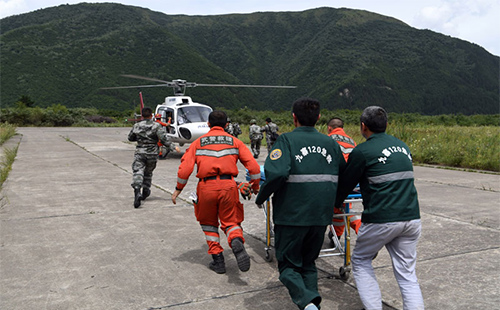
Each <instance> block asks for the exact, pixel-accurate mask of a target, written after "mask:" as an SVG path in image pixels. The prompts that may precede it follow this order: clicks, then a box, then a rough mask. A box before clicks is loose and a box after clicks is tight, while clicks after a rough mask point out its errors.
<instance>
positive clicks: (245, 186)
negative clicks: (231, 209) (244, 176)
mask: <svg viewBox="0 0 500 310" xmlns="http://www.w3.org/2000/svg"><path fill="white" fill-rule="evenodd" d="M238 190H239V191H240V194H241V197H243V199H248V200H250V198H252V192H251V191H250V183H247V182H241V183H240V184H239V185H238Z"/></svg>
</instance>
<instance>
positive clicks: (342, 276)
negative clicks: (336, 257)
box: [339, 267, 351, 281]
mask: <svg viewBox="0 0 500 310" xmlns="http://www.w3.org/2000/svg"><path fill="white" fill-rule="evenodd" d="M350 274H351V272H350V271H349V270H347V268H345V267H340V269H339V275H340V279H342V280H343V281H347V280H348V279H349V276H350Z"/></svg>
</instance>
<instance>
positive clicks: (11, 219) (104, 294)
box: [0, 128, 500, 310]
mask: <svg viewBox="0 0 500 310" xmlns="http://www.w3.org/2000/svg"><path fill="white" fill-rule="evenodd" d="M128 131H129V128H18V133H19V134H20V135H19V136H17V137H15V138H13V139H11V140H10V141H9V142H8V143H6V144H5V145H4V146H3V147H4V148H9V147H13V146H15V145H17V144H18V145H19V149H18V153H17V157H16V161H15V162H14V164H13V167H12V171H11V173H10V175H9V178H8V180H7V181H6V182H5V183H4V186H3V190H2V192H1V193H0V194H1V195H2V197H3V199H2V200H0V201H1V206H0V309H23V310H26V309H179V310H183V309H203V310H219V309H269V310H276V309H278V310H281V309H283V310H284V309H296V307H295V305H294V304H293V303H292V302H291V300H290V298H289V296H288V292H287V290H286V288H285V287H284V286H282V284H281V283H280V282H279V280H278V273H277V270H276V265H275V262H271V263H269V262H266V261H265V259H264V257H265V251H264V243H263V240H264V236H265V226H264V225H265V222H264V221H265V218H264V214H263V212H262V210H260V209H258V208H257V207H256V206H255V204H254V203H253V198H252V201H250V202H248V201H245V222H244V223H243V227H244V229H245V233H246V239H247V249H248V252H249V253H250V255H251V258H252V266H251V269H250V271H249V272H246V273H242V272H240V271H239V270H238V268H237V266H236V262H235V260H234V257H233V255H232V253H231V251H226V265H227V273H226V274H224V275H217V274H215V273H214V272H213V271H211V270H209V269H208V267H207V265H208V263H209V262H210V260H211V258H210V257H209V256H208V255H207V254H206V250H207V247H206V245H205V242H204V236H203V233H202V231H201V229H200V227H199V225H198V223H197V222H196V220H195V218H194V214H193V208H192V206H191V204H190V203H189V202H188V199H187V198H188V196H189V194H190V192H191V191H192V190H194V188H195V186H196V179H195V178H194V175H193V176H192V178H191V179H190V180H189V182H188V187H187V188H186V190H184V191H183V193H182V195H181V198H182V199H183V200H181V202H180V203H178V204H177V205H173V204H172V203H171V201H170V194H171V192H172V191H173V189H174V187H175V180H176V172H177V167H178V165H179V162H180V158H181V155H182V154H170V155H169V156H168V159H166V160H162V161H160V162H159V163H158V167H157V169H156V170H155V174H154V177H153V182H154V188H153V191H152V195H151V197H149V198H148V199H147V200H146V201H145V202H144V203H143V206H142V207H141V208H139V209H134V208H133V206H132V204H133V199H132V198H133V190H132V188H131V187H130V182H131V178H132V174H131V163H132V159H133V152H134V147H135V146H134V144H131V143H128V142H127V141H126V137H127V133H128ZM183 149H185V146H184V147H183ZM266 154H267V151H266V150H265V149H263V150H262V156H261V158H259V160H258V161H259V162H260V163H263V162H264V155H266ZM240 168H241V171H242V172H241V173H240V175H239V176H238V179H239V180H243V179H244V173H243V171H244V168H243V166H240ZM415 176H416V185H417V189H418V192H419V199H420V204H421V213H422V222H423V235H422V238H421V241H420V243H419V245H418V264H417V274H418V277H419V280H420V284H421V287H422V292H423V295H424V299H425V304H426V308H427V309H447V310H449V309H498V308H499V306H498V305H500V297H499V296H500V294H499V293H500V292H499V287H500V278H499V277H500V257H499V254H500V176H499V175H494V174H483V173H473V172H462V171H453V170H445V169H436V168H431V167H415ZM354 239H355V238H354ZM354 243H355V241H354ZM223 245H224V246H225V247H226V248H228V247H227V244H224V243H223ZM341 265H342V258H341V257H334V258H321V259H319V260H318V266H319V268H320V279H319V287H320V290H321V294H322V297H323V303H322V309H340V310H350V309H352V310H360V309H361V308H362V304H361V302H360V300H359V297H358V294H357V291H356V287H355V284H354V281H353V279H352V276H351V278H350V279H349V280H348V281H346V282H344V281H342V280H340V279H339V278H338V269H339V267H340V266H341ZM374 266H375V268H376V275H377V278H378V281H379V283H380V287H381V289H382V294H383V299H384V303H385V305H384V309H402V303H401V296H400V293H399V289H398V286H397V283H396V281H395V279H394V276H393V274H392V267H391V262H390V259H389V255H388V253H387V252H386V251H385V250H383V251H381V253H380V255H379V256H378V258H377V259H376V260H375V261H374Z"/></svg>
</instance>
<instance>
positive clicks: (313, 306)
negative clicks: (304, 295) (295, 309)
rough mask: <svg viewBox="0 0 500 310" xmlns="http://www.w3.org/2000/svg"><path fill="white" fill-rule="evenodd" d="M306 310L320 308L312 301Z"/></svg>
mask: <svg viewBox="0 0 500 310" xmlns="http://www.w3.org/2000/svg"><path fill="white" fill-rule="evenodd" d="M304 310H318V307H316V305H315V304H313V303H310V304H308V305H307V306H306V307H305V308H304Z"/></svg>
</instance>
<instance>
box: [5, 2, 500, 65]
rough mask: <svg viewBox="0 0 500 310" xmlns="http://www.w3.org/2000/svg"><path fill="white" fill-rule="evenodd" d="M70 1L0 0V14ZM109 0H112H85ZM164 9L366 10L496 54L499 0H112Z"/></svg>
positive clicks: (197, 12) (499, 38) (202, 11)
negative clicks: (331, 8)
mask: <svg viewBox="0 0 500 310" xmlns="http://www.w3.org/2000/svg"><path fill="white" fill-rule="evenodd" d="M80 2H82V1H78V0H76V1H74V0H62V1H61V0H0V18H3V17H7V16H11V15H17V14H23V13H27V12H32V11H35V10H38V9H44V8H48V7H52V6H58V5H61V4H76V3H80ZM88 2H93V3H95V2H113V1H99V0H98V1H95V0H94V1H88ZM114 2H118V3H122V4H127V5H134V6H139V7H144V8H148V9H151V10H153V11H159V12H163V13H165V14H186V15H218V14H228V13H253V12H267V11H274V12H277V11H303V10H307V9H313V8H318V7H324V6H327V7H333V8H341V7H346V8H352V9H361V10H367V11H370V12H375V13H379V14H382V15H387V16H391V17H394V18H397V19H399V20H401V21H403V22H405V23H406V24H408V25H410V26H412V27H415V28H417V29H430V30H433V31H436V32H439V33H442V34H446V35H449V36H452V37H455V38H460V39H462V40H466V41H469V42H472V43H476V44H478V45H480V46H482V47H484V48H485V49H486V50H488V51H489V52H490V53H492V54H494V55H497V56H499V55H500V0H330V1H326V0H243V1H235V0H175V1H172V0H121V1H114Z"/></svg>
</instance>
